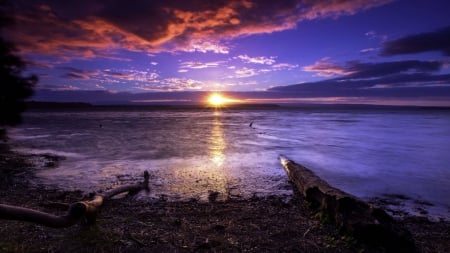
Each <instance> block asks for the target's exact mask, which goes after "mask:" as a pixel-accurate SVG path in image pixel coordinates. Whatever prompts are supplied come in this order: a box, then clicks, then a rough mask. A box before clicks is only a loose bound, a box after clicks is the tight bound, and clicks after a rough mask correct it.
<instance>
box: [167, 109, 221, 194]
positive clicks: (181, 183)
mask: <svg viewBox="0 0 450 253" xmlns="http://www.w3.org/2000/svg"><path fill="white" fill-rule="evenodd" d="M212 116H213V117H211V121H210V124H208V127H206V128H205V129H204V131H205V137H206V138H205V140H204V142H203V143H204V147H203V148H204V151H206V152H205V155H206V156H203V158H200V159H198V160H197V161H195V162H186V164H185V165H188V166H186V167H184V168H183V169H177V170H174V171H173V173H174V175H173V176H172V177H171V179H170V181H172V183H171V184H170V188H171V189H170V191H172V192H178V193H179V194H181V195H184V194H187V195H194V196H197V197H199V198H200V199H201V200H207V198H208V195H209V193H211V192H218V193H220V194H219V196H218V200H221V199H224V198H226V197H227V193H228V189H229V186H228V184H229V183H228V176H227V171H226V170H227V167H226V147H227V142H226V138H225V133H224V128H223V123H222V119H221V117H222V112H220V111H219V110H215V111H214V114H213V115H212Z"/></svg>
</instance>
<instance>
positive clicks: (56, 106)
mask: <svg viewBox="0 0 450 253" xmlns="http://www.w3.org/2000/svg"><path fill="white" fill-rule="evenodd" d="M27 108H28V109H29V110H143V111H145V110H174V109H175V110H179V109H214V107H211V106H207V105H204V104H184V105H171V104H140V103H134V104H108V105H97V104H90V103H84V102H45V101H29V102H27ZM277 108H285V109H289V108H290V109H306V110H388V109H395V110H412V109H413V110H449V111H450V107H443V106H404V105H401V106H398V105H370V104H320V103H302V104H300V103H298V104H295V103H292V104H281V105H279V104H253V103H238V104H228V105H226V106H224V107H221V109H231V110H233V109H277Z"/></svg>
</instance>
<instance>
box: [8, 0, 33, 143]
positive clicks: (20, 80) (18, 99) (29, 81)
mask: <svg viewBox="0 0 450 253" xmlns="http://www.w3.org/2000/svg"><path fill="white" fill-rule="evenodd" d="M11 13H12V12H11V7H10V5H9V4H8V2H7V1H2V0H0V80H1V83H0V138H2V139H4V138H6V127H7V126H16V125H18V124H20V123H21V122H22V117H21V113H22V112H23V111H25V105H26V104H25V100H26V99H27V98H29V97H30V96H31V95H33V88H34V85H35V84H36V83H37V81H38V78H37V77H36V76H35V75H29V76H25V74H24V72H25V67H26V64H25V61H23V60H22V59H21V58H20V56H18V55H17V50H16V48H15V47H14V45H13V44H12V43H11V42H8V41H7V40H6V39H5V38H4V37H5V36H4V30H5V28H6V27H8V26H11V25H13V19H12V16H11Z"/></svg>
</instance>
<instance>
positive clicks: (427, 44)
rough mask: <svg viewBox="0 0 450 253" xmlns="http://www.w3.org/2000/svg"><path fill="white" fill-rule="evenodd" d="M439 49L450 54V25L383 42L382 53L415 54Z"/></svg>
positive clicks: (445, 53) (387, 54) (390, 54)
mask: <svg viewBox="0 0 450 253" xmlns="http://www.w3.org/2000/svg"><path fill="white" fill-rule="evenodd" d="M428 51H438V52H441V53H442V54H443V55H445V56H450V26H448V27H445V28H442V29H439V30H437V31H434V32H428V33H420V34H416V35H411V36H406V37H403V38H400V39H397V40H392V41H387V42H385V43H384V44H383V49H382V51H381V55H383V56H392V55H400V54H415V53H422V52H428Z"/></svg>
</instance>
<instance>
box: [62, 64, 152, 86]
mask: <svg viewBox="0 0 450 253" xmlns="http://www.w3.org/2000/svg"><path fill="white" fill-rule="evenodd" d="M61 69H62V70H63V71H66V73H65V74H64V75H63V78H65V79H75V80H94V81H99V82H102V83H121V82H128V81H133V82H144V83H146V82H152V81H155V80H156V79H158V78H159V74H158V73H155V72H151V71H140V70H123V71H114V70H111V69H105V70H86V69H78V68H73V67H64V68H61Z"/></svg>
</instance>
